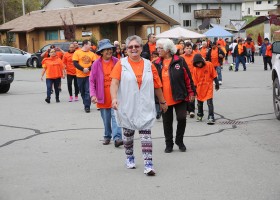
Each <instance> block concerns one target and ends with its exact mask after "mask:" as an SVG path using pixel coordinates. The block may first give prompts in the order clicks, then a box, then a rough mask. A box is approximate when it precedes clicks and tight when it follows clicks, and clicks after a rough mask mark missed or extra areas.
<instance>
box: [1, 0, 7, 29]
mask: <svg viewBox="0 0 280 200" xmlns="http://www.w3.org/2000/svg"><path fill="white" fill-rule="evenodd" d="M2 15H3V24H5V23H6V18H5V8H4V0H2Z"/></svg>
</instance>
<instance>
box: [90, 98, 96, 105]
mask: <svg viewBox="0 0 280 200" xmlns="http://www.w3.org/2000/svg"><path fill="white" fill-rule="evenodd" d="M91 102H92V103H94V104H96V103H97V98H96V97H94V96H92V97H91Z"/></svg>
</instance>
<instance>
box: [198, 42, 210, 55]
mask: <svg viewBox="0 0 280 200" xmlns="http://www.w3.org/2000/svg"><path fill="white" fill-rule="evenodd" d="M201 45H202V46H201V48H200V54H201V55H202V57H203V58H204V59H206V55H207V52H208V48H207V42H206V41H202V43H201Z"/></svg>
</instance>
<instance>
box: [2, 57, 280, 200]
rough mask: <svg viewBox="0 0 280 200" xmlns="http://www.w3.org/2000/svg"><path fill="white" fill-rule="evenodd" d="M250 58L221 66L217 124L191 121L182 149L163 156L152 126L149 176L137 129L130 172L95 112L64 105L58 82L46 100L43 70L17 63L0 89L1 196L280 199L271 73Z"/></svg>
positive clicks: (279, 146) (278, 129) (279, 127)
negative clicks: (242, 67) (105, 139)
mask: <svg viewBox="0 0 280 200" xmlns="http://www.w3.org/2000/svg"><path fill="white" fill-rule="evenodd" d="M256 60H257V61H256V64H253V65H248V70H247V71H246V72H243V71H239V72H237V73H235V72H229V71H228V70H227V67H225V69H224V71H223V76H224V81H223V85H222V87H221V90H220V91H218V92H216V93H215V98H214V106H215V112H216V118H217V123H216V125H214V126H208V125H207V124H206V122H203V123H198V122H195V120H194V119H188V123H187V129H186V134H185V135H186V136H185V143H186V145H187V148H188V151H187V152H185V153H182V152H179V151H178V149H177V147H176V148H175V151H174V152H172V153H171V154H165V153H164V147H165V145H164V138H163V130H162V121H161V120H159V121H157V122H156V124H155V126H154V128H153V130H152V134H153V148H154V152H153V154H154V164H155V169H156V171H157V175H156V176H155V177H146V176H145V175H144V174H143V160H142V157H141V150H140V141H139V137H138V135H137V137H136V141H135V155H136V164H137V169H135V170H128V169H126V168H125V167H124V159H125V155H124V149H123V147H122V148H119V149H116V148H115V147H114V146H113V145H109V146H103V145H102V142H101V140H102V135H103V125H102V121H101V117H100V113H99V112H98V111H97V110H96V109H95V108H92V112H91V113H90V114H86V113H84V111H83V106H82V102H81V101H79V102H72V103H69V102H67V100H68V95H67V92H66V91H67V89H66V81H65V80H64V81H63V86H62V90H63V91H62V94H61V103H59V104H58V103H55V102H54V101H53V102H51V104H47V103H45V102H44V98H45V90H46V87H45V84H44V83H43V82H41V81H40V72H41V70H34V69H33V70H32V69H16V70H15V77H16V79H15V81H14V83H13V85H12V87H11V90H10V92H9V93H8V94H4V95H0V111H1V112H0V136H1V137H0V200H38V199H40V200H52V199H55V200H66V199H67V200H77V199H80V200H89V199H91V200H92V199H94V200H99V199H102V200H106V199H114V200H115V199H116V200H126V199H136V200H138V199H139V200H140V199H141V200H142V199H151V200H157V199H161V200H165V199H172V200H173V199H174V200H177V199H190V200H225V199H226V200H279V199H280V121H278V120H276V119H275V116H274V114H273V106H272V87H271V85H272V84H271V72H270V71H263V67H262V64H261V59H260V58H259V57H257V59H256ZM205 109H207V106H205ZM206 114H207V113H206Z"/></svg>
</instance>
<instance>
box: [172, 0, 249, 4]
mask: <svg viewBox="0 0 280 200" xmlns="http://www.w3.org/2000/svg"><path fill="white" fill-rule="evenodd" d="M176 2H177V3H188V4H191V3H192V4H198V3H205V4H209V3H218V4H219V3H220V4H225V3H226V4H227V3H243V2H244V0H179V1H176Z"/></svg>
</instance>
